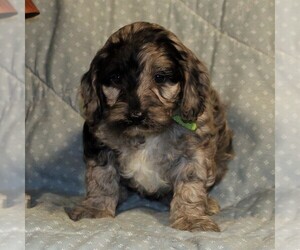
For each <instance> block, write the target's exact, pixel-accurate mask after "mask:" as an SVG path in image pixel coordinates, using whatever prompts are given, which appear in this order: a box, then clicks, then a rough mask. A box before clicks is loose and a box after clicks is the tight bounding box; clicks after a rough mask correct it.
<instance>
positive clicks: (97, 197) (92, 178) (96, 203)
mask: <svg viewBox="0 0 300 250" xmlns="http://www.w3.org/2000/svg"><path fill="white" fill-rule="evenodd" d="M86 188H87V195H86V197H85V199H84V200H83V201H82V203H81V204H80V205H78V206H76V207H75V208H73V209H72V210H70V211H67V210H66V212H67V213H68V215H69V217H70V219H72V220H74V221H77V220H80V219H81V218H102V217H114V216H115V210H116V206H117V204H118V200H119V176H118V173H117V171H116V169H115V167H114V166H113V164H111V163H107V164H106V165H105V166H100V165H98V164H97V162H95V161H94V160H87V172H86Z"/></svg>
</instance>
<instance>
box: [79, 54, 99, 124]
mask: <svg viewBox="0 0 300 250" xmlns="http://www.w3.org/2000/svg"><path fill="white" fill-rule="evenodd" d="M99 84H100V83H99V82H98V79H97V70H96V65H95V63H94V60H93V62H92V63H91V66H90V69H89V71H88V72H86V73H85V74H84V75H83V76H82V79H81V86H80V94H81V97H82V99H83V115H84V117H85V119H86V121H87V122H88V123H90V124H96V123H97V121H99V120H100V119H101V116H102V113H103V93H102V88H101V87H100V86H98V85H99Z"/></svg>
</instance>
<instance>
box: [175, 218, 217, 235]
mask: <svg viewBox="0 0 300 250" xmlns="http://www.w3.org/2000/svg"><path fill="white" fill-rule="evenodd" d="M171 227H173V228H176V229H179V230H184V231H191V232H194V231H213V232H220V228H219V226H218V225H217V224H216V223H215V222H214V221H213V220H212V219H211V218H209V217H208V216H201V217H198V218H193V219H187V218H184V217H181V218H178V219H177V220H175V221H174V222H173V223H172V224H171Z"/></svg>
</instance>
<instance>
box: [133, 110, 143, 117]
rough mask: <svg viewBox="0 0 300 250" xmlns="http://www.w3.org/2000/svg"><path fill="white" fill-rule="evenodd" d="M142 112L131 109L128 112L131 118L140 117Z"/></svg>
mask: <svg viewBox="0 0 300 250" xmlns="http://www.w3.org/2000/svg"><path fill="white" fill-rule="evenodd" d="M142 115H143V114H142V112H141V111H133V112H131V113H130V117H131V118H140V117H141V116H142Z"/></svg>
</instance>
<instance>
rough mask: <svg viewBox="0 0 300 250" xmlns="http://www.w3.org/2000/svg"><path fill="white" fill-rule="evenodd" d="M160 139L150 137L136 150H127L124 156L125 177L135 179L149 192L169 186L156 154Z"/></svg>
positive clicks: (123, 172) (123, 174)
mask: <svg viewBox="0 0 300 250" xmlns="http://www.w3.org/2000/svg"><path fill="white" fill-rule="evenodd" d="M158 143H159V139H158V138H157V137H154V138H150V139H149V138H148V139H147V141H146V142H145V146H144V147H143V148H141V149H137V150H135V151H132V150H128V151H127V150H126V151H127V152H124V154H123V157H122V163H123V166H122V171H121V175H122V176H123V177H124V178H128V179H133V181H134V183H135V184H137V185H138V187H142V188H143V189H144V190H145V191H146V192H147V193H150V194H151V193H155V192H157V191H158V190H159V189H161V188H166V187H168V186H169V184H168V182H167V181H166V180H164V179H163V178H162V176H161V175H162V174H161V173H160V170H161V168H160V166H159V162H158V161H157V160H156V159H157V158H156V157H155V155H156V154H157V153H158V154H159V151H160V149H159V146H158V145H159V144H158Z"/></svg>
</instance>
